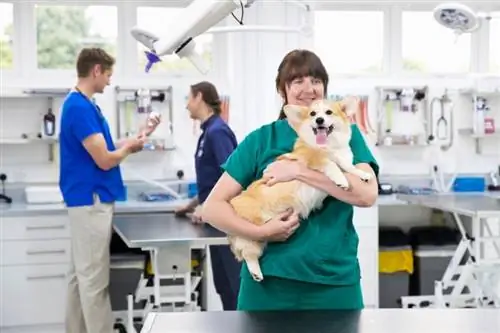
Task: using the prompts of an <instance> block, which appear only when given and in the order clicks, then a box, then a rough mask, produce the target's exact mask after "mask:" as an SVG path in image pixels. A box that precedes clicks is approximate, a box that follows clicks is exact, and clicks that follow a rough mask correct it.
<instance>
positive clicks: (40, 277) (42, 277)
mask: <svg viewBox="0 0 500 333" xmlns="http://www.w3.org/2000/svg"><path fill="white" fill-rule="evenodd" d="M65 278H66V274H55V275H36V276H28V277H26V279H27V280H50V279H65Z"/></svg>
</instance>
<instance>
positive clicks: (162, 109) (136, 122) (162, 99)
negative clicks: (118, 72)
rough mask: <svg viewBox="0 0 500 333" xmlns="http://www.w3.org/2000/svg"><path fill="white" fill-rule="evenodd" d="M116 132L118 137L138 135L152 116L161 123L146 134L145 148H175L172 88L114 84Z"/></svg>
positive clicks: (159, 149)
mask: <svg viewBox="0 0 500 333" xmlns="http://www.w3.org/2000/svg"><path fill="white" fill-rule="evenodd" d="M115 108H116V119H117V122H116V133H117V137H118V139H120V138H126V137H130V136H135V135H139V134H140V133H139V131H140V130H141V128H140V126H143V125H144V124H148V126H151V125H150V124H149V121H150V119H151V118H152V117H154V116H160V117H161V122H160V124H159V125H158V127H157V128H156V130H155V131H154V132H153V133H152V134H151V135H150V136H149V137H148V141H147V142H146V144H145V146H144V148H145V150H154V151H166V150H173V149H175V143H174V136H173V134H174V129H173V117H174V116H173V112H174V111H173V100H172V87H170V86H168V87H163V88H160V87H148V88H140V89H137V88H132V87H130V88H124V87H120V86H117V87H115Z"/></svg>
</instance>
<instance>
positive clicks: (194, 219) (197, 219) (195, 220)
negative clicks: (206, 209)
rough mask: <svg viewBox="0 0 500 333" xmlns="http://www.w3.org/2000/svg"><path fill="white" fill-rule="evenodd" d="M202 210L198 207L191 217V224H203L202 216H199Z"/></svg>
mask: <svg viewBox="0 0 500 333" xmlns="http://www.w3.org/2000/svg"><path fill="white" fill-rule="evenodd" d="M202 210H203V209H202V208H201V205H198V206H197V207H196V208H195V210H194V212H193V214H192V215H191V221H192V222H193V223H203V219H202V216H201V212H202Z"/></svg>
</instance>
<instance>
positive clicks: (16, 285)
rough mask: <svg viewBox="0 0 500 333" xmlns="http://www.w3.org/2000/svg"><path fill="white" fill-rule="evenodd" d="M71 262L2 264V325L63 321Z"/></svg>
mask: <svg viewBox="0 0 500 333" xmlns="http://www.w3.org/2000/svg"><path fill="white" fill-rule="evenodd" d="M67 271H68V265H30V266H9V267H6V266H3V267H0V276H1V279H0V294H1V299H0V327H6V326H7V327H8V326H22V325H44V324H61V323H64V314H65V305H66V293H67V292H66V288H67V287H66V286H67Z"/></svg>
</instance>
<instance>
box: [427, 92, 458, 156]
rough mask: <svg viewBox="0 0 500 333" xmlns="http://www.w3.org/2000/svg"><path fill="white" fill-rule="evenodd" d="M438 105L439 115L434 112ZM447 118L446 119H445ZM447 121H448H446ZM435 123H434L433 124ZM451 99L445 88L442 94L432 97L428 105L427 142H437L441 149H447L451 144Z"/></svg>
mask: <svg viewBox="0 0 500 333" xmlns="http://www.w3.org/2000/svg"><path fill="white" fill-rule="evenodd" d="M436 105H437V106H438V110H439V115H438V116H437V119H436V115H435V114H434V112H435V111H436ZM447 118H448V119H447ZM448 121H449V122H448ZM434 124H435V125H434ZM453 126H454V124H453V101H452V100H451V98H450V97H449V95H448V91H447V90H445V92H444V94H443V96H441V97H434V98H433V99H432V101H431V105H430V116H429V143H431V142H435V143H436V144H439V145H440V147H441V149H442V150H443V151H447V150H448V149H450V148H451V146H452V145H453V139H454V134H453V133H454V130H455V129H454V128H453Z"/></svg>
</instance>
